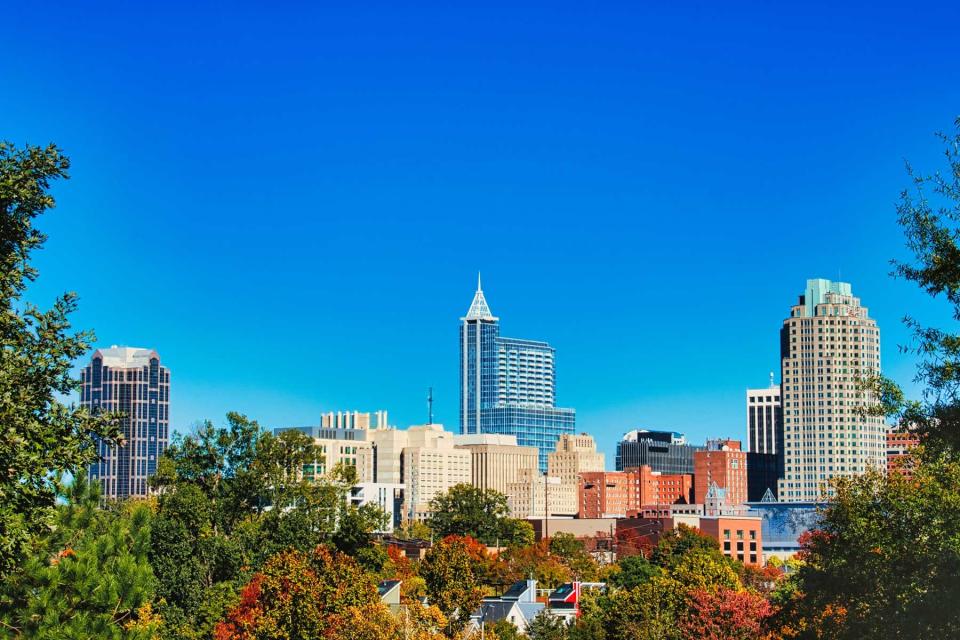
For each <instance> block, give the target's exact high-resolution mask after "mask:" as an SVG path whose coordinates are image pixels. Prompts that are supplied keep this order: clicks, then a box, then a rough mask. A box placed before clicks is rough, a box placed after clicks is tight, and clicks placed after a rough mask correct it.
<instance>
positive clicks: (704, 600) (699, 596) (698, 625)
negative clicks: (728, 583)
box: [680, 587, 773, 640]
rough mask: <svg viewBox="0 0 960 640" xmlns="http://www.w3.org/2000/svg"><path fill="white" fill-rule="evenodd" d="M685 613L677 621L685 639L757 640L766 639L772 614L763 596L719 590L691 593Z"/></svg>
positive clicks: (698, 590) (724, 588)
mask: <svg viewBox="0 0 960 640" xmlns="http://www.w3.org/2000/svg"><path fill="white" fill-rule="evenodd" d="M689 602H690V604H689V608H688V612H687V613H686V614H685V615H684V616H683V618H682V619H681V621H680V630H681V632H682V635H683V638H684V639H685V640H687V639H689V640H701V639H702V640H757V639H759V638H769V637H770V636H769V634H767V633H766V631H765V623H766V621H767V620H768V619H769V618H770V616H771V614H772V613H773V609H772V607H771V606H770V603H769V602H767V600H766V598H764V597H763V596H760V595H757V594H755V593H751V592H749V591H737V590H734V589H728V588H726V587H721V588H720V589H717V590H707V589H697V590H695V591H693V592H692V593H691V594H690V599H689Z"/></svg>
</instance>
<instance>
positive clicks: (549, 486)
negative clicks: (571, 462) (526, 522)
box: [507, 468, 578, 518]
mask: <svg viewBox="0 0 960 640" xmlns="http://www.w3.org/2000/svg"><path fill="white" fill-rule="evenodd" d="M544 484H546V486H544ZM577 490H578V487H577V485H571V484H564V483H563V482H561V480H560V478H557V477H555V476H542V475H540V473H539V471H537V469H536V468H534V469H523V470H522V471H521V473H520V474H519V478H518V479H517V481H516V482H511V483H509V484H508V485H507V504H508V505H509V506H510V514H511V515H512V516H513V517H514V518H543V517H545V516H544V510H543V506H544V504H546V505H547V506H548V511H549V517H552V516H571V517H572V516H575V515H577Z"/></svg>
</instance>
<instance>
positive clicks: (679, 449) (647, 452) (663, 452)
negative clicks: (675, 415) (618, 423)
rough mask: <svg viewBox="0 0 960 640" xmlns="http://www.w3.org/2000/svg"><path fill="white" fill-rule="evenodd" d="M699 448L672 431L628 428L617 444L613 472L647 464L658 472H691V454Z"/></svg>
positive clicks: (699, 448) (700, 448)
mask: <svg viewBox="0 0 960 640" xmlns="http://www.w3.org/2000/svg"><path fill="white" fill-rule="evenodd" d="M702 450H703V447H701V446H694V445H689V444H687V441H686V438H684V436H683V434H682V433H677V432H675V431H650V430H647V429H634V430H633V431H628V432H627V433H625V434H624V435H623V437H622V438H621V439H620V442H618V443H617V462H616V468H617V471H626V470H628V469H636V468H638V467H642V466H644V465H647V466H648V467H650V468H651V469H653V470H654V471H659V472H660V473H691V474H692V473H693V454H694V452H695V451H702Z"/></svg>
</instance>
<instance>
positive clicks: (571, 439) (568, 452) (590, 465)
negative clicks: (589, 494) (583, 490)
mask: <svg viewBox="0 0 960 640" xmlns="http://www.w3.org/2000/svg"><path fill="white" fill-rule="evenodd" d="M603 466H604V455H603V454H602V453H600V452H598V451H597V443H596V442H595V441H594V439H593V436H591V435H588V434H586V433H580V434H564V435H562V436H560V439H559V440H557V449H556V451H553V452H551V453H550V454H549V455H548V456H547V475H548V476H554V477H556V478H560V482H562V483H563V484H569V485H572V486H574V487H577V486H579V484H580V474H581V473H584V472H587V471H603Z"/></svg>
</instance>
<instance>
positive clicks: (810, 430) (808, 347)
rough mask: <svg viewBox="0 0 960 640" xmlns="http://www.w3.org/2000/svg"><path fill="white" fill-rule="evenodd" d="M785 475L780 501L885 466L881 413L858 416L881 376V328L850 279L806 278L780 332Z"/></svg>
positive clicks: (809, 497) (808, 495) (814, 493)
mask: <svg viewBox="0 0 960 640" xmlns="http://www.w3.org/2000/svg"><path fill="white" fill-rule="evenodd" d="M780 353H781V362H782V377H781V379H782V380H783V431H784V462H785V476H786V477H785V478H783V479H781V480H780V482H779V489H780V490H779V491H778V496H779V498H780V500H781V501H783V502H808V501H813V500H818V499H820V498H821V496H822V494H821V491H822V490H823V489H824V488H825V487H826V483H827V481H828V480H830V479H831V478H834V477H837V476H851V475H855V474H859V473H863V472H864V471H866V470H867V469H868V468H870V467H876V468H881V469H882V468H884V467H885V466H886V456H885V445H886V428H885V426H884V422H883V418H880V417H875V416H868V415H862V413H863V412H862V411H861V409H863V408H864V407H870V406H875V405H876V404H877V402H878V400H877V398H876V397H875V394H873V393H869V392H864V391H862V390H861V389H860V387H859V382H860V381H861V380H863V379H864V378H866V377H868V376H870V375H874V374H879V373H880V329H879V328H878V327H877V323H876V321H874V320H873V319H872V318H870V316H869V315H868V313H867V308H866V307H863V306H861V305H860V299H859V298H856V297H854V296H853V293H852V292H851V289H850V284H849V283H846V282H831V281H830V280H823V279H817V280H807V288H806V290H805V291H804V293H803V295H801V296H800V300H799V302H798V304H796V305H794V306H793V308H792V309H791V311H790V317H789V318H787V319H786V320H784V321H783V328H782V329H781V330H780Z"/></svg>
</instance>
